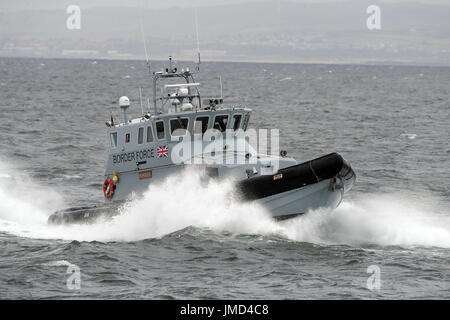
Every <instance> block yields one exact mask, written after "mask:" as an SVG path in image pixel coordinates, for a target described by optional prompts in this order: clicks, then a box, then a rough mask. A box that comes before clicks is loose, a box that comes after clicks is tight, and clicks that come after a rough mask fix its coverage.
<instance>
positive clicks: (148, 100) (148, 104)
mask: <svg viewBox="0 0 450 320" xmlns="http://www.w3.org/2000/svg"><path fill="white" fill-rule="evenodd" d="M147 107H148V112H150V98H147Z"/></svg>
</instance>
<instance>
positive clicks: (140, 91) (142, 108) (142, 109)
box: [139, 87, 144, 115]
mask: <svg viewBox="0 0 450 320" xmlns="http://www.w3.org/2000/svg"><path fill="white" fill-rule="evenodd" d="M139 100H140V101H141V112H142V115H144V107H143V105H142V89H141V87H139Z"/></svg>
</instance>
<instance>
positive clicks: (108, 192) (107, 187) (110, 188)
mask: <svg viewBox="0 0 450 320" xmlns="http://www.w3.org/2000/svg"><path fill="white" fill-rule="evenodd" d="M103 194H104V195H105V197H106V198H107V199H111V197H112V196H113V194H114V183H113V182H112V181H111V179H109V178H107V179H106V180H105V182H104V183H103Z"/></svg>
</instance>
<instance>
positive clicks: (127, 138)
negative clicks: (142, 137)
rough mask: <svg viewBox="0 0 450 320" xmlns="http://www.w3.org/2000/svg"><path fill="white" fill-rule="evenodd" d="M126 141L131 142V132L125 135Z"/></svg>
mask: <svg viewBox="0 0 450 320" xmlns="http://www.w3.org/2000/svg"><path fill="white" fill-rule="evenodd" d="M125 142H126V143H128V142H130V134H129V133H127V134H126V135H125Z"/></svg>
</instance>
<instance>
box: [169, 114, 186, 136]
mask: <svg viewBox="0 0 450 320" xmlns="http://www.w3.org/2000/svg"><path fill="white" fill-rule="evenodd" d="M188 124H189V119H188V118H177V119H170V134H171V135H172V136H175V137H176V136H184V135H185V134H186V131H187V128H188Z"/></svg>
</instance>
